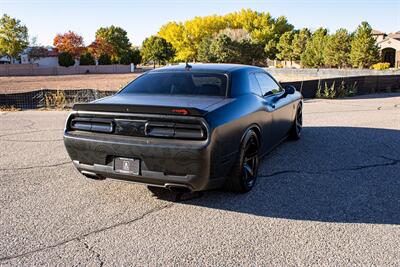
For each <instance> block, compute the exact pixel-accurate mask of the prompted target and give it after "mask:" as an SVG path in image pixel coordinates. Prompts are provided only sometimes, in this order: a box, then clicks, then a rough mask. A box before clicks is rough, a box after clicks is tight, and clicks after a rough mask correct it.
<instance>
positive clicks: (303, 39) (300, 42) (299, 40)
mask: <svg viewBox="0 0 400 267" xmlns="http://www.w3.org/2000/svg"><path fill="white" fill-rule="evenodd" d="M310 38H311V31H310V30H309V29H307V28H303V29H301V30H300V31H297V32H295V33H294V35H293V41H292V45H293V57H294V60H300V58H301V55H302V54H303V53H304V51H305V50H306V45H307V42H308V40H309V39H310Z"/></svg>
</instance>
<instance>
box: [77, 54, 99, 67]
mask: <svg viewBox="0 0 400 267" xmlns="http://www.w3.org/2000/svg"><path fill="white" fill-rule="evenodd" d="M95 64H96V62H95V61H94V58H93V56H92V54H90V53H85V54H82V55H81V57H80V59H79V65H82V66H84V65H95Z"/></svg>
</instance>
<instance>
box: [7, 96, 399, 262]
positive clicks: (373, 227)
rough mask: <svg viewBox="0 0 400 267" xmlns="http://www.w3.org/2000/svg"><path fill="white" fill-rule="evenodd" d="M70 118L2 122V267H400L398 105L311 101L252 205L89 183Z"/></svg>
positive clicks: (390, 100)
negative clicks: (78, 165)
mask: <svg viewBox="0 0 400 267" xmlns="http://www.w3.org/2000/svg"><path fill="white" fill-rule="evenodd" d="M66 116H67V112H65V111H22V112H2V113H0V148H1V149H0V214H1V215H0V237H1V238H0V265H4V266H7V265H21V266H32V265H68V266H70V265H74V266H76V265H90V266H96V265H99V266H101V265H103V266H111V265H123V264H125V265H142V266H143V265H151V266H154V265H218V266H225V265H245V266H249V265H264V266H265V265H292V266H293V265H335V266H345V265H346V266H348V265H381V266H382V265H397V266H398V265H399V264H400V152H399V151H400V94H380V95H370V96H368V97H357V98H351V99H344V100H307V101H306V103H305V105H304V131H303V135H302V139H301V140H299V141H298V142H289V141H288V142H285V143H283V144H282V145H281V146H279V147H278V148H277V149H275V150H274V151H273V152H272V153H271V154H269V155H268V156H266V157H265V158H263V160H262V164H261V166H260V170H259V180H258V184H257V185H256V187H255V189H254V190H253V191H252V192H250V193H248V194H242V195H237V194H232V193H227V192H223V191H211V192H205V193H204V194H202V195H200V196H194V198H193V199H187V200H180V199H177V198H176V195H175V194H172V193H169V192H167V191H165V192H163V191H161V192H159V193H158V194H156V195H153V194H152V193H151V192H150V191H148V190H147V188H146V187H145V186H142V185H136V184H131V183H126V182H118V181H112V180H104V181H95V180H88V179H85V178H84V177H83V176H82V175H80V174H79V173H78V172H77V171H76V170H75V169H74V167H73V166H72V163H71V162H70V159H69V157H68V155H67V153H66V151H65V149H64V146H63V141H62V131H63V127H64V120H65V118H66Z"/></svg>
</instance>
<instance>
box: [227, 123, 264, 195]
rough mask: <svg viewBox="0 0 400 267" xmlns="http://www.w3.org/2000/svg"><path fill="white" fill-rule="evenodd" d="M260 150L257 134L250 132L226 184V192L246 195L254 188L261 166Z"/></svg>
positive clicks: (244, 140) (245, 138)
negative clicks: (259, 166)
mask: <svg viewBox="0 0 400 267" xmlns="http://www.w3.org/2000/svg"><path fill="white" fill-rule="evenodd" d="M258 149H259V140H258V137H257V134H256V133H255V132H254V131H253V130H249V131H248V132H247V133H246V135H245V137H244V139H243V142H242V144H241V146H240V151H239V156H238V159H237V160H236V163H235V165H234V167H233V169H232V171H231V174H230V176H229V177H228V178H227V180H226V182H225V189H226V190H228V191H232V192H237V193H246V192H249V191H250V190H251V189H252V188H253V187H254V185H255V183H256V180H257V172H258V165H259V156H258Z"/></svg>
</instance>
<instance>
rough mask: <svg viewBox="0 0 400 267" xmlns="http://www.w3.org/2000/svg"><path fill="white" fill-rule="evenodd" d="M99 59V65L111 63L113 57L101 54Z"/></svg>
mask: <svg viewBox="0 0 400 267" xmlns="http://www.w3.org/2000/svg"><path fill="white" fill-rule="evenodd" d="M98 61H99V65H111V57H110V55H108V54H101V55H100V57H99V60H98Z"/></svg>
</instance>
